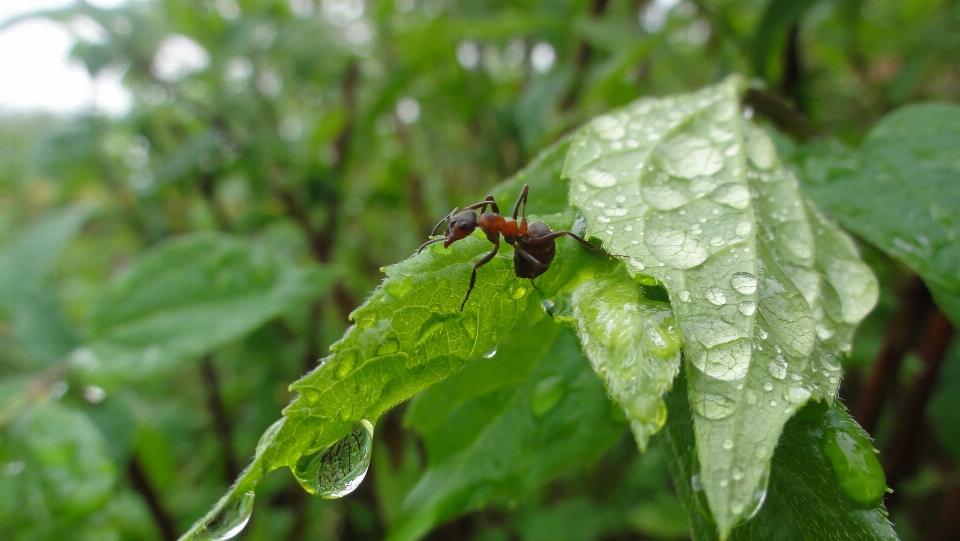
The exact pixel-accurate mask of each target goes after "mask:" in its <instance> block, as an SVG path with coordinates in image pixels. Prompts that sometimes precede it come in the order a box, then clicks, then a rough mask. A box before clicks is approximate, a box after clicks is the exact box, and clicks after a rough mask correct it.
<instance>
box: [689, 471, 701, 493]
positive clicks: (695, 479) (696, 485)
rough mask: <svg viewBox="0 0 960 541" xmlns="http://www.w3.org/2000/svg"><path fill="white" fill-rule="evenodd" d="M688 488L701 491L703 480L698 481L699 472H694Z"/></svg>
mask: <svg viewBox="0 0 960 541" xmlns="http://www.w3.org/2000/svg"><path fill="white" fill-rule="evenodd" d="M690 488H692V489H693V491H694V492H701V491H703V482H701V481H700V474H699V473H697V474H694V475H693V476H692V477H691V478H690Z"/></svg>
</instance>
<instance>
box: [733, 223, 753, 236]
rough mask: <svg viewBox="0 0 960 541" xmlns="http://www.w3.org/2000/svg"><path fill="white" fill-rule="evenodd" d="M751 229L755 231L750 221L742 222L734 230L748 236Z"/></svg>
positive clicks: (738, 233)
mask: <svg viewBox="0 0 960 541" xmlns="http://www.w3.org/2000/svg"><path fill="white" fill-rule="evenodd" d="M750 231H753V226H752V225H750V222H740V223H739V224H737V228H736V229H735V230H734V232H735V233H736V234H737V235H739V236H741V237H746V236H747V235H749V234H750Z"/></svg>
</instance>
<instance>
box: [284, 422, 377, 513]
mask: <svg viewBox="0 0 960 541" xmlns="http://www.w3.org/2000/svg"><path fill="white" fill-rule="evenodd" d="M372 447H373V425H372V424H371V423H370V421H367V420H366V419H361V420H360V421H359V422H357V423H355V424H354V425H353V430H352V431H351V432H350V434H347V436H345V437H344V438H343V439H341V440H340V441H338V442H336V443H334V444H333V445H331V446H330V447H327V448H326V449H322V450H320V451H317V452H314V453H312V454H308V455H304V456H302V457H300V459H299V460H297V463H296V465H295V467H294V468H292V469H293V475H294V477H296V478H297V481H299V482H300V485H301V486H302V487H303V488H304V489H305V490H306V491H307V492H309V493H310V494H313V495H315V496H321V497H323V498H328V499H332V498H339V497H341V496H346V495H347V494H350V493H351V492H353V491H354V490H355V489H356V488H357V487H358V486H360V482H361V481H363V478H364V476H366V475H367V468H368V467H369V466H370V450H371V448H372Z"/></svg>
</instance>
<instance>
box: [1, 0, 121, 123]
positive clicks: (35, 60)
mask: <svg viewBox="0 0 960 541" xmlns="http://www.w3.org/2000/svg"><path fill="white" fill-rule="evenodd" d="M88 1H89V3H91V4H94V5H96V6H99V7H113V6H116V5H118V4H121V3H123V2H124V1H125V0H92V1H91V0H88ZM72 3H73V0H0V24H2V23H3V22H5V21H7V20H8V19H10V18H12V17H14V16H17V15H20V14H23V13H29V12H32V11H37V10H41V9H51V8H57V7H64V6H68V5H70V4H72ZM73 43H74V38H73V36H72V35H71V34H70V32H69V31H68V30H67V29H65V28H64V27H63V26H62V25H60V24H57V23H53V22H50V21H46V20H40V19H32V20H28V21H25V22H21V23H19V24H16V25H14V26H12V27H9V28H6V29H3V30H0V114H2V113H4V112H23V111H36V110H42V111H50V112H55V113H74V112H78V111H83V110H89V109H90V108H91V107H95V108H97V109H99V110H101V111H104V112H106V113H109V114H122V113H124V112H125V111H127V110H128V109H129V108H130V95H129V93H128V92H127V91H126V90H125V89H124V88H123V87H122V86H121V85H120V83H119V81H118V79H117V75H116V74H112V75H108V76H100V77H98V78H97V79H96V80H93V79H91V78H90V76H89V75H88V74H87V71H86V69H84V67H83V66H81V65H80V64H79V63H77V62H70V60H69V54H70V48H71V47H72V46H73Z"/></svg>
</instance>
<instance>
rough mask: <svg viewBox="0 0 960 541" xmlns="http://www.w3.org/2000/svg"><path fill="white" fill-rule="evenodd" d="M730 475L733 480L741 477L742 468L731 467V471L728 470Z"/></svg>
mask: <svg viewBox="0 0 960 541" xmlns="http://www.w3.org/2000/svg"><path fill="white" fill-rule="evenodd" d="M730 477H732V478H733V480H734V481H739V480H741V479H743V470H742V469H741V468H733V471H731V472H730Z"/></svg>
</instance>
